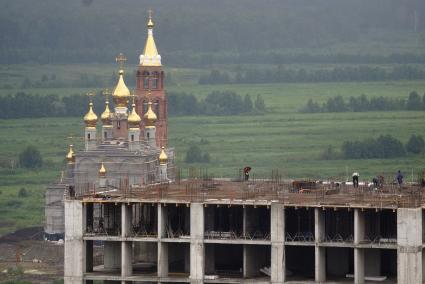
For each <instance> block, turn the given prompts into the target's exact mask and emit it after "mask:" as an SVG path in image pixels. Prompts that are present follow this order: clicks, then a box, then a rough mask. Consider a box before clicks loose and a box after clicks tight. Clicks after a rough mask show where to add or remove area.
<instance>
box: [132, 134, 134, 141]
mask: <svg viewBox="0 0 425 284" xmlns="http://www.w3.org/2000/svg"><path fill="white" fill-rule="evenodd" d="M131 142H134V134H131Z"/></svg>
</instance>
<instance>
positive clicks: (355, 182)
mask: <svg viewBox="0 0 425 284" xmlns="http://www.w3.org/2000/svg"><path fill="white" fill-rule="evenodd" d="M353 186H354V187H359V173H358V172H355V173H353Z"/></svg>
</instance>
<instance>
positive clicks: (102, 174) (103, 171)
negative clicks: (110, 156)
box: [99, 162, 106, 177]
mask: <svg viewBox="0 0 425 284" xmlns="http://www.w3.org/2000/svg"><path fill="white" fill-rule="evenodd" d="M99 177H106V168H105V165H104V164H103V162H102V164H101V165H100V168H99Z"/></svg>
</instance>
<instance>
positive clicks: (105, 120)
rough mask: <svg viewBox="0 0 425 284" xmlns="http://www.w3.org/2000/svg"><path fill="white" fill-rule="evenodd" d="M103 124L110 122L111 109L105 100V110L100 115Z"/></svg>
mask: <svg viewBox="0 0 425 284" xmlns="http://www.w3.org/2000/svg"><path fill="white" fill-rule="evenodd" d="M100 119H101V120H102V123H103V125H110V124H111V110H110V109H109V101H108V100H107V101H106V102H105V111H104V112H103V113H102V114H101V115H100Z"/></svg>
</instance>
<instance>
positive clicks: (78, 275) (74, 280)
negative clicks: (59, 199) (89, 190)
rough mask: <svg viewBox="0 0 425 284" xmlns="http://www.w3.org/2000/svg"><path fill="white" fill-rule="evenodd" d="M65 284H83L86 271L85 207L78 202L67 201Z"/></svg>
mask: <svg viewBox="0 0 425 284" xmlns="http://www.w3.org/2000/svg"><path fill="white" fill-rule="evenodd" d="M64 207H65V245H64V283H65V284H79V283H81V284H82V283H83V271H84V269H85V258H84V256H85V255H84V252H85V250H84V242H83V232H84V225H83V219H84V214H83V205H82V203H81V202H80V201H78V200H65V201H64Z"/></svg>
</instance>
